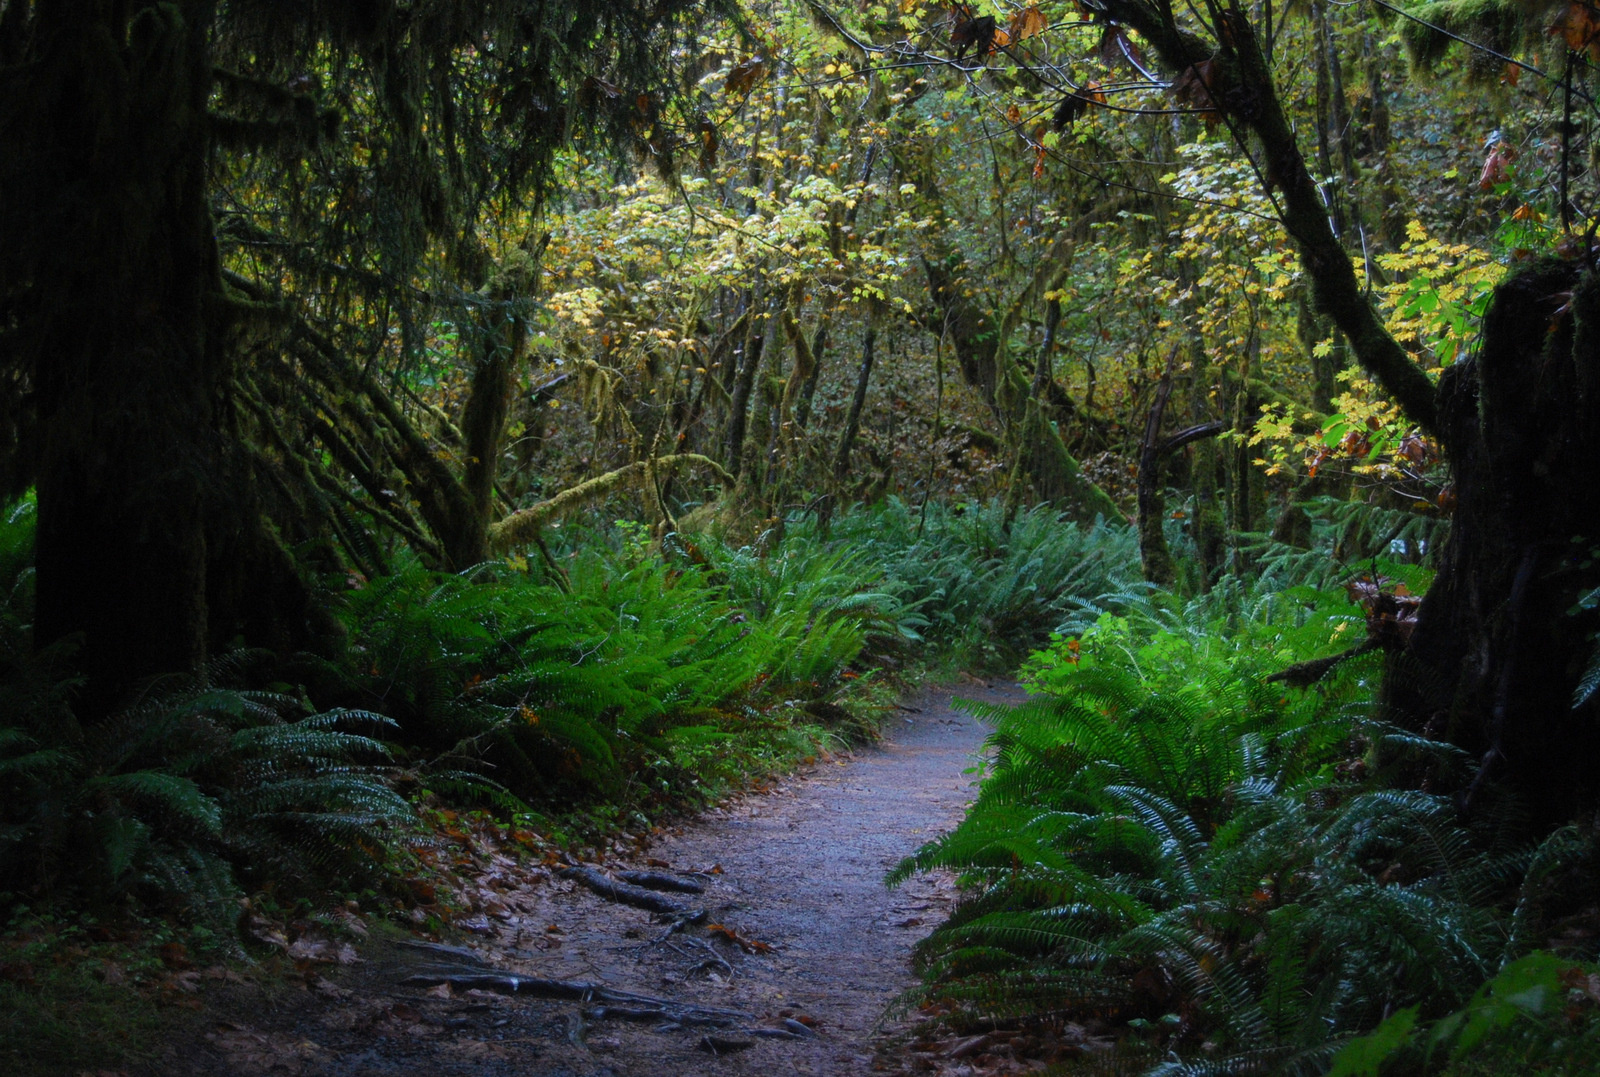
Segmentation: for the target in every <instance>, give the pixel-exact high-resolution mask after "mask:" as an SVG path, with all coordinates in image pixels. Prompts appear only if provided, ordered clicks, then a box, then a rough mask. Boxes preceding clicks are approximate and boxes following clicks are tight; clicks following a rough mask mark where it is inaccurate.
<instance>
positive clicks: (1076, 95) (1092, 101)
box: [1051, 82, 1106, 131]
mask: <svg viewBox="0 0 1600 1077" xmlns="http://www.w3.org/2000/svg"><path fill="white" fill-rule="evenodd" d="M1105 103H1106V95H1105V94H1104V93H1103V92H1101V89H1100V84H1099V83H1098V82H1087V83H1084V85H1082V86H1081V87H1079V88H1078V89H1076V90H1073V91H1072V92H1071V93H1069V94H1068V95H1067V96H1065V97H1063V98H1062V99H1061V102H1060V104H1058V105H1056V111H1055V115H1054V116H1053V117H1051V122H1052V123H1054V124H1055V128H1056V130H1057V131H1060V130H1064V129H1065V128H1067V127H1070V126H1071V125H1072V123H1073V121H1075V120H1076V119H1077V118H1078V117H1080V116H1082V115H1083V114H1084V113H1085V112H1088V111H1089V106H1090V105H1103V104H1105Z"/></svg>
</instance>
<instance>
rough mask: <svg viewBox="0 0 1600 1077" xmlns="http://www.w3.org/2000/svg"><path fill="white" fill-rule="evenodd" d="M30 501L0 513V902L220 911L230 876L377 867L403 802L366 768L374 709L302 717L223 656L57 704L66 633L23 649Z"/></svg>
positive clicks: (67, 652)
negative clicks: (256, 687)
mask: <svg viewBox="0 0 1600 1077" xmlns="http://www.w3.org/2000/svg"><path fill="white" fill-rule="evenodd" d="M32 533H33V512H32V503H31V501H23V502H21V503H20V504H19V505H17V506H16V507H14V508H13V509H12V510H11V512H10V513H9V514H8V515H7V517H6V519H5V522H4V524H3V525H0V573H3V575H0V878H3V879H4V880H5V884H4V886H5V890H4V892H3V893H0V908H9V907H11V906H13V905H16V904H18V903H24V902H26V903H32V902H35V901H40V900H45V901H48V900H50V899H65V900H68V901H76V902H80V903H85V904H95V903H116V902H121V901H124V900H126V899H130V898H133V899H140V900H142V901H144V902H146V903H148V904H152V905H156V906H165V907H169V908H175V909H177V910H178V911H180V912H182V913H183V914H184V915H187V916H190V917H193V918H195V919H200V920H205V921H208V922H211V923H213V924H217V923H229V922H231V918H232V915H233V912H234V904H233V902H234V899H235V898H236V897H237V895H238V883H239V882H240V881H257V882H259V881H262V880H264V879H267V878H272V879H278V880H283V881H284V882H286V883H290V884H300V885H305V884H307V883H310V882H314V881H317V880H327V879H329V878H332V877H339V878H351V877H355V876H359V875H360V874H361V873H362V872H364V871H367V870H370V869H371V868H373V867H375V866H376V860H377V859H378V858H379V857H380V856H381V853H382V847H383V838H382V834H383V832H384V830H385V829H386V828H387V827H388V826H389V825H390V824H393V823H395V822H398V821H400V820H403V819H406V818H408V817H409V815H410V810H409V808H408V807H407V805H406V804H405V802H404V801H403V800H401V799H400V798H399V797H398V796H396V795H395V793H394V792H393V791H391V789H390V788H389V786H388V785H387V784H386V781H385V779H384V776H383V775H382V773H381V772H380V771H379V770H377V769H375V768H374V766H373V765H372V764H374V763H381V762H383V761H385V760H386V759H387V758H388V757H389V754H390V749H389V747H388V746H387V744H385V743H384V742H383V741H382V740H380V739H377V738H379V737H381V736H385V735H387V734H389V733H391V732H392V730H393V723H392V722H391V721H390V720H389V719H387V718H385V717H383V716H381V715H378V714H374V713H370V712H362V711H352V710H330V711H325V712H323V713H316V714H308V713H307V712H308V710H309V709H310V708H308V707H307V706H306V705H305V704H304V702H303V701H302V700H300V699H297V698H295V697H292V696H289V695H286V694H283V693H282V692H262V691H247V690H242V689H236V688H230V687H224V686H225V685H229V684H236V683H242V682H245V681H248V680H251V679H259V676H253V675H254V674H255V667H258V666H260V665H261V664H262V662H263V660H264V658H265V656H262V655H255V654H250V653H246V652H236V653H234V654H232V655H230V656H228V657H226V658H223V659H219V660H217V661H215V662H213V663H212V664H211V666H210V667H209V668H208V669H207V670H206V671H205V676H204V677H203V678H201V677H170V678H167V679H165V680H163V681H161V682H158V683H156V684H153V685H151V686H149V687H148V688H147V689H146V690H145V692H144V694H143V696H142V697H141V698H139V699H138V700H137V701H136V702H134V703H132V704H131V705H129V706H127V707H125V708H123V709H122V710H121V711H119V712H118V713H116V714H114V715H112V716H110V717H109V718H106V719H103V720H101V721H99V722H95V723H93V724H89V725H84V724H80V723H79V721H78V719H77V717H76V715H75V714H74V713H73V709H72V696H73V692H74V689H75V688H76V686H77V683H78V682H77V680H76V679H75V678H74V677H73V676H72V674H71V659H72V651H73V643H72V641H70V640H69V641H66V642H63V643H61V644H57V645H54V646H51V647H48V648H43V649H41V650H39V651H37V652H35V651H34V650H33V647H32V640H31V638H30V637H31V631H30V626H31V622H32V588H31V583H32V571H33V570H32V566H31V558H32Z"/></svg>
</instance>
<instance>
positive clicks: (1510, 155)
mask: <svg viewBox="0 0 1600 1077" xmlns="http://www.w3.org/2000/svg"><path fill="white" fill-rule="evenodd" d="M1516 159H1517V150H1516V147H1514V146H1512V145H1511V144H1510V143H1509V142H1504V141H1501V142H1496V143H1495V144H1494V146H1493V147H1492V148H1491V149H1490V150H1489V156H1487V157H1485V158H1484V160H1483V171H1482V172H1479V173H1478V189H1479V190H1480V191H1488V190H1493V189H1494V188H1495V187H1496V186H1498V185H1499V184H1502V183H1504V182H1505V181H1506V180H1507V179H1508V178H1509V177H1510V171H1511V162H1513V161H1515V160H1516Z"/></svg>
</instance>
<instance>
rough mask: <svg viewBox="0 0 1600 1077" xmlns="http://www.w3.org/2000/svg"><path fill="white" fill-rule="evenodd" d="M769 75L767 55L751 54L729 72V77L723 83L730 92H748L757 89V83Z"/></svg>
mask: <svg viewBox="0 0 1600 1077" xmlns="http://www.w3.org/2000/svg"><path fill="white" fill-rule="evenodd" d="M766 77H767V58H766V57H765V56H751V57H750V58H748V59H746V60H741V61H740V62H739V63H737V64H735V65H734V66H733V70H732V71H729V72H728V78H727V80H726V81H725V82H724V83H723V85H724V86H725V87H727V90H728V92H729V93H748V92H749V91H750V90H753V89H755V87H756V84H757V83H759V82H760V81H761V80H762V79H764V78H766Z"/></svg>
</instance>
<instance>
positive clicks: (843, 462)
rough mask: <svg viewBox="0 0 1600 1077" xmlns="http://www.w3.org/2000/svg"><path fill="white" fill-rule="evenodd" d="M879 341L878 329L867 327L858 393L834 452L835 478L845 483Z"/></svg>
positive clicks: (853, 397) (852, 400)
mask: <svg viewBox="0 0 1600 1077" xmlns="http://www.w3.org/2000/svg"><path fill="white" fill-rule="evenodd" d="M877 341H878V327H877V326H875V325H868V326H867V337H866V340H865V341H863V342H862V345H861V366H860V368H859V369H858V370H857V371H856V391H855V395H854V396H852V397H851V398H850V410H849V412H848V413H846V415H845V419H844V429H843V430H842V431H840V433H839V444H838V447H837V448H835V449H834V451H833V476H834V478H836V479H838V480H840V481H843V480H844V477H845V476H846V475H848V474H849V473H850V455H851V453H852V452H854V451H855V445H856V435H857V434H859V433H860V432H861V412H862V410H863V409H864V408H865V407H866V406H867V386H868V385H869V384H871V382H872V362H873V358H874V354H873V353H874V349H875V348H876V346H877Z"/></svg>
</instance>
